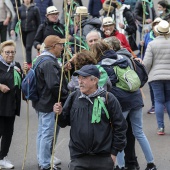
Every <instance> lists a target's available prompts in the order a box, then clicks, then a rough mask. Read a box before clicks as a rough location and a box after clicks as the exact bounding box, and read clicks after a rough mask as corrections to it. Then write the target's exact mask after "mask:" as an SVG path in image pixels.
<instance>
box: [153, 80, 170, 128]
mask: <svg viewBox="0 0 170 170" xmlns="http://www.w3.org/2000/svg"><path fill="white" fill-rule="evenodd" d="M150 84H151V86H152V89H153V93H154V101H155V113H156V119H157V124H158V128H164V126H165V125H164V107H165V106H166V109H167V112H168V115H169V118H170V80H157V81H152V82H151V83H150Z"/></svg>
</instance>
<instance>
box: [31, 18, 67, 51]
mask: <svg viewBox="0 0 170 170" xmlns="http://www.w3.org/2000/svg"><path fill="white" fill-rule="evenodd" d="M64 30H65V29H64V26H63V25H62V24H60V22H59V21H58V22H57V23H54V22H50V21H49V20H48V19H46V21H45V22H44V23H43V24H41V25H40V26H39V27H38V30H37V33H36V35H35V38H34V47H35V48H36V47H37V45H38V44H42V43H43V41H44V39H45V38H46V37H47V36H49V35H57V36H59V37H60V38H64V37H65V31H64Z"/></svg>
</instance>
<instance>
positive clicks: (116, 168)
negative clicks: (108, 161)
mask: <svg viewBox="0 0 170 170" xmlns="http://www.w3.org/2000/svg"><path fill="white" fill-rule="evenodd" d="M114 170H125V168H124V167H122V168H119V166H116V167H115V168H114Z"/></svg>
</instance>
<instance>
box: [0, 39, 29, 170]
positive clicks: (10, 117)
mask: <svg viewBox="0 0 170 170" xmlns="http://www.w3.org/2000/svg"><path fill="white" fill-rule="evenodd" d="M15 54H16V44H15V42H14V41H12V40H8V41H4V42H3V43H1V45H0V108H1V109H0V138H1V142H0V144H1V147H0V167H1V168H3V169H13V168H14V165H13V164H12V163H11V162H10V161H9V159H8V158H7V155H8V152H9V149H10V145H11V142H12V136H13V132H14V122H15V117H16V116H19V115H20V107H21V81H22V76H23V75H22V69H21V66H20V64H19V63H18V62H15ZM25 68H26V67H25Z"/></svg>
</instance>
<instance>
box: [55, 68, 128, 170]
mask: <svg viewBox="0 0 170 170" xmlns="http://www.w3.org/2000/svg"><path fill="white" fill-rule="evenodd" d="M73 75H74V76H78V81H79V87H80V90H77V91H75V92H73V93H71V94H70V95H69V97H68V99H67V101H66V103H65V105H64V106H63V108H62V104H61V103H55V105H54V107H53V110H54V112H55V113H57V114H59V117H58V124H59V126H61V127H66V126H71V131H70V144H69V149H70V156H71V162H70V164H69V170H76V169H81V170H84V169H86V170H103V169H105V170H113V167H114V163H115V160H116V155H117V153H118V152H119V151H121V150H122V149H123V148H124V147H125V145H126V137H125V134H126V129H127V125H126V121H125V119H124V118H123V115H122V112H121V108H120V105H119V102H118V101H117V99H116V98H115V97H114V95H112V94H111V93H109V92H108V93H107V92H106V91H105V90H104V89H103V88H98V80H99V78H100V73H99V70H98V69H97V67H96V66H95V65H85V66H83V67H82V68H81V69H80V70H77V71H75V72H74V74H73ZM96 109H97V110H98V109H99V110H98V111H97V110H96ZM99 162H100V163H99Z"/></svg>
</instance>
